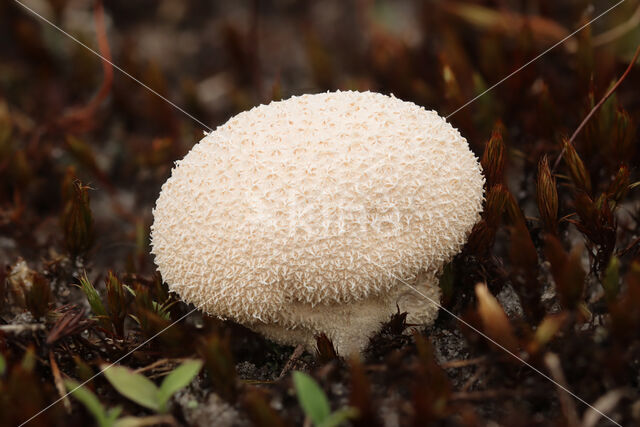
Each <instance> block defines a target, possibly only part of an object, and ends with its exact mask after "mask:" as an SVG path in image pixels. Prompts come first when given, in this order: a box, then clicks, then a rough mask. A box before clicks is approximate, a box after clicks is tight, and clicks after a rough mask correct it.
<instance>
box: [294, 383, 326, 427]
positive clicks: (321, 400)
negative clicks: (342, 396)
mask: <svg viewBox="0 0 640 427" xmlns="http://www.w3.org/2000/svg"><path fill="white" fill-rule="evenodd" d="M293 384H294V385H295V388H296V393H297V395H298V402H300V406H302V410H303V411H304V413H305V414H306V415H307V416H308V417H309V418H310V419H311V421H313V424H315V425H316V426H320V425H321V424H322V423H323V422H324V421H325V420H326V419H327V418H329V414H330V413H331V408H330V406H329V400H328V399H327V396H326V395H325V394H324V391H322V389H321V388H320V386H319V385H318V383H316V382H315V380H314V379H313V378H311V377H310V376H309V375H307V374H305V373H303V372H299V371H295V372H294V373H293Z"/></svg>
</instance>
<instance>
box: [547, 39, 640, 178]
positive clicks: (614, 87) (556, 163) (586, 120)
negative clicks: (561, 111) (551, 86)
mask: <svg viewBox="0 0 640 427" xmlns="http://www.w3.org/2000/svg"><path fill="white" fill-rule="evenodd" d="M639 54H640V45H638V47H637V48H636V53H635V54H634V55H633V59H631V62H630V63H629V65H628V66H627V69H626V70H625V72H624V74H622V76H621V77H620V78H619V79H618V81H617V82H616V83H615V84H614V85H613V86H611V89H609V90H608V91H607V93H605V94H604V96H603V97H602V99H601V100H600V101H599V102H598V103H597V104H596V105H595V106H594V107H593V108H592V109H591V111H589V114H587V116H586V117H585V118H584V120H582V123H580V126H578V128H577V129H576V130H575V131H574V132H573V135H571V138H569V141H568V143H569V144H573V141H574V140H575V139H576V137H577V136H578V134H579V133H580V131H581V130H582V129H583V128H584V127H585V126H586V124H587V122H588V121H589V119H591V117H592V116H593V115H594V114H595V113H596V111H598V109H599V108H600V107H601V106H602V104H604V103H605V102H606V101H607V99H609V97H610V96H611V95H612V94H613V92H615V91H616V89H618V86H620V84H621V83H622V82H623V81H624V79H626V78H627V75H628V74H629V72H630V71H631V69H632V68H633V66H634V65H635V63H636V61H637V60H638V55H639ZM565 151H566V148H565V147H562V151H561V152H560V154H559V155H558V158H557V159H556V161H555V162H554V163H553V168H552V169H551V171H552V172H553V171H555V170H556V168H557V167H558V164H559V163H560V160H562V157H563V156H564V153H565Z"/></svg>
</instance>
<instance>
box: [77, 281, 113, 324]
mask: <svg viewBox="0 0 640 427" xmlns="http://www.w3.org/2000/svg"><path fill="white" fill-rule="evenodd" d="M80 286H81V288H82V292H84V294H85V296H86V297H87V301H89V306H90V307H91V311H93V314H95V315H96V316H98V317H100V316H107V310H105V308H104V305H103V304H102V299H101V298H100V294H99V293H98V291H96V288H94V287H93V285H92V284H91V282H90V281H89V278H88V277H87V273H84V274H83V275H82V277H81V278H80Z"/></svg>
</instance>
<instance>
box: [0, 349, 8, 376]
mask: <svg viewBox="0 0 640 427" xmlns="http://www.w3.org/2000/svg"><path fill="white" fill-rule="evenodd" d="M6 369H7V362H6V360H4V357H3V356H2V354H0V375H4V371H5V370H6Z"/></svg>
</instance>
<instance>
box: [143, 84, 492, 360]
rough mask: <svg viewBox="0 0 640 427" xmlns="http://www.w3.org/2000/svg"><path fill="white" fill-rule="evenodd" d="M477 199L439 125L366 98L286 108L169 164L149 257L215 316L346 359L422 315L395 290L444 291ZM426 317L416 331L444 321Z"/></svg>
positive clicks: (476, 168)
mask: <svg viewBox="0 0 640 427" xmlns="http://www.w3.org/2000/svg"><path fill="white" fill-rule="evenodd" d="M483 184H484V178H483V176H482V173H481V168H480V165H479V163H478V161H477V159H476V157H475V156H474V155H473V153H472V152H471V151H470V150H469V147H468V145H467V142H466V140H465V139H464V138H463V137H462V136H461V135H460V133H459V132H458V131H457V130H456V129H454V128H453V127H452V126H451V125H450V124H448V123H447V122H446V121H445V119H443V118H442V117H440V116H439V115H438V114H437V113H436V112H434V111H426V110H425V109H424V108H422V107H419V106H417V105H415V104H413V103H410V102H404V101H401V100H399V99H397V98H394V97H393V96H391V97H389V96H386V95H382V94H378V93H372V92H363V93H361V92H351V91H349V92H330V93H321V94H316V95H303V96H299V97H292V98H290V99H287V100H285V101H278V102H272V103H270V104H268V105H261V106H258V107H255V108H253V109H251V110H250V111H246V112H243V113H240V114H238V115H237V116H235V117H233V118H231V119H230V120H229V121H228V122H227V123H225V124H224V125H222V126H220V127H218V128H217V129H216V130H215V131H214V132H211V133H210V134H208V135H206V136H205V137H204V138H203V139H202V140H201V141H200V142H199V143H198V144H196V145H195V146H194V147H193V149H192V150H191V151H190V152H189V153H188V154H187V155H186V157H185V158H184V159H182V160H181V161H179V162H177V163H176V167H175V168H174V169H173V171H172V175H171V178H169V179H168V180H167V182H166V183H165V184H164V185H163V187H162V191H161V193H160V196H159V198H158V201H157V203H156V207H155V209H154V223H153V225H152V228H151V236H152V245H153V250H152V252H153V254H154V255H155V261H156V264H157V265H158V268H159V270H160V272H161V273H162V276H163V278H164V280H165V281H166V282H167V283H168V284H169V286H170V289H171V290H172V291H175V292H177V293H178V294H179V295H180V296H181V297H182V298H183V299H184V300H185V301H187V302H192V303H194V304H195V305H196V306H198V307H199V308H201V309H203V310H205V311H207V312H208V313H210V314H213V315H216V316H220V317H224V318H232V319H234V320H236V321H238V322H240V323H244V324H246V325H248V326H250V327H254V329H261V330H263V331H264V332H265V333H266V334H267V335H268V336H270V337H272V338H274V339H276V340H279V341H282V342H287V343H291V344H294V343H297V342H301V341H304V342H306V343H308V342H310V341H312V338H313V335H314V334H316V333H320V332H324V333H327V335H329V338H332V336H333V338H334V344H336V342H335V339H336V338H337V339H338V340H342V341H343V343H342V344H343V345H340V344H341V343H337V345H338V347H342V348H343V352H353V351H356V350H358V349H359V348H353V347H354V346H356V347H362V346H363V345H364V344H366V339H367V338H368V336H369V335H370V334H371V333H372V332H373V331H375V330H376V329H377V328H379V326H380V325H379V322H380V321H381V320H380V318H381V316H383V317H382V321H383V320H386V319H387V318H388V316H389V314H390V313H392V312H395V311H396V303H397V302H400V301H399V299H400V300H402V298H403V297H402V295H405V297H404V298H405V300H406V302H407V304H404V305H406V306H407V307H408V306H411V305H412V304H413V305H415V304H416V303H415V299H416V298H419V297H417V296H416V295H415V294H411V292H410V291H409V293H410V295H411V298H407V297H406V294H405V293H406V292H407V290H408V288H407V287H406V285H404V284H402V283H401V282H399V281H398V280H396V278H401V279H403V280H405V281H408V282H411V283H416V280H417V278H418V276H419V274H425V275H427V276H429V277H430V279H429V280H427V281H423V282H424V283H425V286H424V287H425V288H427V287H433V286H437V285H435V284H434V283H437V282H436V280H435V274H436V273H437V272H438V271H439V270H440V269H441V268H442V266H443V265H444V264H445V263H446V262H448V261H449V260H450V259H451V257H452V256H453V255H455V254H456V253H457V252H459V250H460V249H461V247H462V245H463V244H464V243H465V241H466V238H467V235H468V234H469V232H470V231H471V228H472V227H473V225H474V224H475V223H476V222H477V221H478V219H479V215H480V211H481V209H482V201H483ZM430 292H432V293H433V295H434V296H435V297H436V298H438V296H439V293H438V291H437V290H431V291H430ZM434 292H435V293H434ZM372 304H373V306H376V307H378V306H380V307H382V306H384V307H386V309H385V310H380V309H379V307H378V311H380V312H382V314H381V313H376V314H375V315H374V316H373V317H374V318H375V320H368V321H365V323H367V325H369V326H368V327H362V326H359V327H358V328H356V330H352V331H350V324H351V323H353V324H354V325H355V324H359V322H360V320H362V319H363V318H364V317H367V316H366V315H365V314H363V313H361V312H360V311H362V310H360V311H359V310H357V309H353V308H354V307H355V306H356V305H359V306H360V307H365V306H366V307H369V306H372ZM426 305H427V306H429V303H427V304H426ZM420 307H422V308H421V309H418V312H414V313H411V312H410V313H409V314H410V318H411V316H412V315H413V316H415V318H416V319H418V320H422V321H424V322H428V321H431V320H432V319H433V318H434V317H435V313H436V311H437V310H436V309H435V308H434V307H426V306H422V305H421V306H420ZM401 308H403V307H402V305H401ZM367 310H368V309H367ZM367 310H365V311H367ZM420 310H425V311H424V312H422V313H420V312H419V311H420ZM414 311H415V310H414ZM338 312H339V313H340V316H341V318H339V319H336V318H335V317H334V316H335V315H336V313H338ZM367 312H368V311H367ZM305 313H306V314H308V315H309V316H308V317H309V318H311V317H313V320H309V321H308V322H306V321H305V316H306V314H305ZM312 313H313V314H312ZM323 313H326V314H327V316H325V317H326V319H324V318H323ZM350 313H351V314H350ZM356 313H357V314H356ZM318 319H320V320H318ZM335 323H338V325H337V326H335V325H333V324H335ZM360 323H361V322H360ZM292 328H293V329H297V332H291V333H289V332H287V331H289V330H290V329H292ZM351 329H353V328H351ZM276 330H277V331H276ZM274 331H276V332H274ZM342 332H344V333H342ZM356 335H357V336H358V339H350V338H349V337H353V336H356ZM363 335H364V340H363V339H362V336H363ZM343 336H344V337H347V338H340V337H343ZM301 337H302V338H301ZM356 341H357V343H356Z"/></svg>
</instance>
